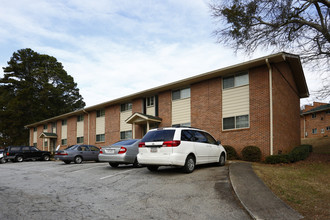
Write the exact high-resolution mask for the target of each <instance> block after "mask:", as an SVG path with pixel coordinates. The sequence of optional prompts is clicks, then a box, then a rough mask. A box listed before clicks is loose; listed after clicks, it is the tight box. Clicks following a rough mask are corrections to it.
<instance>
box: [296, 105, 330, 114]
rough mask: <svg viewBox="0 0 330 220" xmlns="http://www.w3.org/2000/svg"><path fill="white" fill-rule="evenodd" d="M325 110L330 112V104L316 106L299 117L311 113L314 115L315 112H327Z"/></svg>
mask: <svg viewBox="0 0 330 220" xmlns="http://www.w3.org/2000/svg"><path fill="white" fill-rule="evenodd" d="M327 110H330V104H325V105H320V106H317V107H315V108H312V109H310V110H308V111H305V112H302V113H301V115H308V114H312V113H316V112H323V111H327Z"/></svg>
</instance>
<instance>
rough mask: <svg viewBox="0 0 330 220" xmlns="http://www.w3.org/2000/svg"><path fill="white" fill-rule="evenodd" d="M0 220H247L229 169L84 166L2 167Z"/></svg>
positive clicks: (54, 163)
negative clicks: (190, 171)
mask: <svg viewBox="0 0 330 220" xmlns="http://www.w3.org/2000/svg"><path fill="white" fill-rule="evenodd" d="M0 175H1V176H0V219H77V218H79V219H250V217H249V215H248V214H247V213H246V212H245V211H244V209H243V208H242V207H241V206H240V204H239V201H238V200H237V199H236V197H235V196H234V194H233V191H232V188H231V185H230V182H229V179H228V166H224V167H218V166H213V165H208V166H199V167H197V169H196V170H195V171H194V172H193V173H191V174H184V173H182V172H181V171H180V170H178V169H176V168H168V167H161V168H160V169H159V171H157V172H154V173H152V172H150V171H149V170H147V169H146V168H133V167H132V166H129V165H127V166H119V167H118V168H111V167H110V166H109V164H108V163H96V162H85V163H83V164H69V165H67V164H64V163H63V162H60V161H49V162H43V161H31V162H27V161H24V162H22V163H12V162H8V163H6V164H1V165H0Z"/></svg>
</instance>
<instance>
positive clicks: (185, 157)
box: [137, 127, 226, 173]
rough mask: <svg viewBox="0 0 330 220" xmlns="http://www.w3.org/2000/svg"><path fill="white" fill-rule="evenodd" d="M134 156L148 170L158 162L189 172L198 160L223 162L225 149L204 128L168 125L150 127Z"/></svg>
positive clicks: (155, 166)
mask: <svg viewBox="0 0 330 220" xmlns="http://www.w3.org/2000/svg"><path fill="white" fill-rule="evenodd" d="M137 159H138V161H139V163H140V164H141V165H145V166H147V168H148V169H149V170H150V171H156V170H157V169H158V167H159V166H180V167H182V168H183V171H184V172H186V173H191V172H193V171H194V169H195V165H199V164H206V163H217V164H218V165H220V166H224V165H225V163H226V151H225V149H224V147H223V146H222V145H221V144H220V141H216V140H215V139H214V138H213V137H212V135H210V134H209V133H207V132H206V131H203V130H200V129H196V128H188V127H167V128H156V129H152V130H150V131H149V132H148V133H147V134H146V135H145V136H144V137H143V138H142V140H141V142H140V144H139V154H138V155H137Z"/></svg>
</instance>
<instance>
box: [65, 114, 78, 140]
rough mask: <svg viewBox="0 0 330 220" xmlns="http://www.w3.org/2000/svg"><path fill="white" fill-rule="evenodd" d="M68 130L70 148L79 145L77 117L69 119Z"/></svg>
mask: <svg viewBox="0 0 330 220" xmlns="http://www.w3.org/2000/svg"><path fill="white" fill-rule="evenodd" d="M67 129H68V130H67V131H68V136H67V144H68V146H70V145H74V144H77V116H72V117H69V118H68V119H67Z"/></svg>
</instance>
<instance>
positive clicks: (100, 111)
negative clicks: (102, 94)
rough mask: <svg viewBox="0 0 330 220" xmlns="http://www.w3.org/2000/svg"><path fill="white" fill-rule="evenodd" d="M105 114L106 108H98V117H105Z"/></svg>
mask: <svg viewBox="0 0 330 220" xmlns="http://www.w3.org/2000/svg"><path fill="white" fill-rule="evenodd" d="M103 116H105V111H104V109H100V110H97V111H96V117H97V118H99V117H103Z"/></svg>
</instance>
